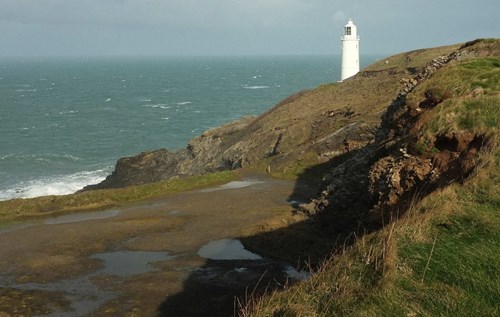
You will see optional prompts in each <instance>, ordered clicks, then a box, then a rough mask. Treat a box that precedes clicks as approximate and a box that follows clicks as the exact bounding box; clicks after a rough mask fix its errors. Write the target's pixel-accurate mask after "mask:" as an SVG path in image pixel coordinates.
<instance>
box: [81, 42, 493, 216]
mask: <svg viewBox="0 0 500 317" xmlns="http://www.w3.org/2000/svg"><path fill="white" fill-rule="evenodd" d="M494 54H498V41H494V42H493V44H488V45H486V44H485V43H484V42H483V41H477V42H473V43H469V44H467V45H463V46H460V45H454V46H447V47H440V48H435V49H428V50H419V51H413V52H408V53H403V54H399V55H395V56H392V57H389V58H387V59H384V60H383V61H380V62H379V63H376V64H374V65H372V66H370V67H368V68H367V69H365V70H363V71H362V72H360V73H359V74H358V75H357V76H355V77H353V78H351V79H349V80H346V81H344V82H342V83H334V84H328V85H323V86H320V87H318V88H317V89H315V90H311V91H302V92H299V93H296V94H294V95H292V96H290V97H288V98H287V99H285V100H283V101H282V102H281V103H279V104H278V105H276V106H275V107H274V108H272V109H271V110H269V111H268V112H267V113H264V114H263V115H261V116H259V117H247V118H242V119H241V120H238V121H236V122H232V123H229V124H226V125H224V126H221V127H219V128H215V129H211V130H209V131H206V132H204V133H203V134H202V135H200V136H198V137H196V138H194V139H193V140H191V141H190V142H189V144H188V145H187V147H186V149H183V150H179V151H176V152H170V151H168V150H166V149H160V150H157V151H153V152H145V153H141V154H139V155H137V156H134V157H128V158H122V159H120V160H119V161H118V163H117V165H116V168H115V171H114V172H113V174H112V175H110V176H108V177H107V178H106V180H104V181H103V182H102V183H100V184H97V185H92V186H88V187H86V189H99V188H110V187H123V186H129V185H137V184H143V183H148V182H154V181H160V180H165V179H171V178H175V177H183V176H189V175H197V174H203V173H207V172H212V171H218V170H227V169H236V168H239V167H243V166H259V168H263V169H264V168H266V167H268V168H271V169H272V171H278V172H285V173H286V172H290V171H292V172H293V171H297V170H300V168H303V167H307V166H313V165H317V164H321V163H328V162H331V160H332V159H333V158H336V157H339V156H342V155H346V154H348V155H349V157H352V158H351V159H349V161H345V160H344V161H345V162H344V163H343V164H341V165H338V166H336V167H335V168H334V169H332V170H331V171H330V172H329V173H328V175H327V176H326V178H325V179H326V180H330V181H329V183H328V182H326V183H325V184H326V185H325V187H324V189H323V191H322V194H321V196H320V197H319V198H318V199H316V200H315V201H314V203H313V204H310V205H309V207H308V208H306V207H303V209H304V210H307V212H317V211H319V210H322V209H324V208H326V207H327V206H331V205H332V204H333V205H335V206H337V207H338V208H341V207H342V206H346V207H347V206H349V205H352V204H356V205H360V206H361V205H362V206H364V207H363V208H364V209H366V206H376V205H381V204H387V203H391V204H397V203H398V201H400V199H399V198H398V197H400V196H401V195H403V194H402V193H403V192H404V193H409V192H412V191H414V189H416V188H418V187H419V186H417V185H416V184H418V183H421V182H424V180H427V179H428V178H429V177H431V176H432V175H436V173H437V172H438V170H436V164H437V165H440V164H441V165H443V164H444V165H446V166H448V165H447V164H448V163H443V162H444V161H447V160H448V161H451V160H453V159H452V157H455V156H456V155H458V156H463V157H465V156H467V155H466V154H465V153H462V152H461V151H463V150H464V149H463V147H466V148H467V149H469V148H470V149H472V147H473V146H472V145H471V144H472V143H474V142H476V143H477V142H479V141H478V140H477V138H476V139H475V138H474V136H473V137H472V139H471V140H469V139H467V140H465V137H462V136H459V135H455V136H451V135H448V136H447V135H443V136H441V137H440V138H441V139H440V140H443V142H444V143H446V140H447V138H458V139H460V142H461V143H460V144H462V146H461V147H460V148H456V149H455V150H453V149H452V150H449V149H447V151H448V150H449V151H448V152H450V153H454V154H453V155H451V154H450V155H451V156H450V155H449V157H448V156H446V155H444V154H440V155H441V156H440V157H441V158H440V159H438V158H436V157H434V156H432V157H425V156H421V155H414V152H415V149H414V148H415V145H414V144H412V143H411V141H410V140H413V139H415V138H416V135H417V134H418V133H417V132H416V131H418V128H417V127H418V125H419V124H422V123H421V122H420V121H422V120H424V119H423V118H425V115H424V113H425V112H426V111H427V110H429V109H432V108H433V107H435V106H436V105H437V104H439V103H441V102H442V101H443V96H440V95H438V94H436V93H433V91H432V90H429V91H427V92H425V94H424V96H423V99H422V100H421V103H419V104H418V107H415V108H414V109H409V108H408V104H407V102H406V99H407V95H408V94H410V93H412V92H413V91H414V90H415V89H416V87H418V86H420V85H421V83H422V82H425V81H426V80H428V79H429V78H431V77H432V75H433V74H434V72H436V71H438V70H439V69H441V68H443V67H444V66H446V65H448V64H451V63H453V62H456V61H459V60H462V59H464V58H469V57H472V56H491V55H494ZM388 105H389V107H388ZM383 113H384V115H383V116H382V119H381V115H382V114H383ZM419 122H420V123H419ZM483 141H484V140H483ZM415 142H416V141H415ZM471 142H472V143H471ZM476 143H474V144H476ZM415 144H416V143H415ZM445 147H446V146H445ZM347 152H349V153H347ZM354 154H356V155H354ZM439 171H440V170H439ZM346 174H352V177H351V181H346V180H339V179H340V176H341V175H346ZM432 177H435V178H436V177H437V178H439V177H438V176H432ZM327 183H328V184H327ZM396 183H399V184H401V183H404V185H403V187H398V186H395V184H396ZM410 189H413V190H410ZM360 192H364V193H366V195H362V196H363V199H359V197H360V195H359V193H360Z"/></svg>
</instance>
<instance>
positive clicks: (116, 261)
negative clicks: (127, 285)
mask: <svg viewBox="0 0 500 317" xmlns="http://www.w3.org/2000/svg"><path fill="white" fill-rule="evenodd" d="M90 257H91V258H97V259H101V260H102V261H103V267H102V268H101V269H99V270H97V271H94V272H91V273H89V274H85V275H81V276H79V277H77V278H73V279H66V280H60V281H57V282H53V283H43V284H42V283H22V284H18V283H16V282H15V281H14V280H13V279H11V280H9V281H0V282H1V284H0V286H2V284H5V285H9V287H12V288H16V289H19V290H42V291H49V292H50V291H53V292H55V291H59V292H64V293H65V294H66V295H65V296H66V298H68V299H69V300H70V301H71V309H72V311H69V312H61V311H55V312H53V313H51V314H48V315H44V316H57V317H64V316H87V315H90V314H92V312H94V311H96V310H97V309H98V308H99V307H101V306H102V305H104V304H105V303H106V302H109V301H111V300H113V299H115V298H117V297H118V295H119V294H118V293H116V292H113V291H109V290H102V289H100V288H99V287H98V286H96V285H95V284H94V283H93V282H92V278H95V277H98V276H101V275H104V274H109V275H115V276H120V277H128V276H132V275H136V274H141V273H146V272H153V271H157V270H156V269H155V268H154V267H153V266H152V265H151V263H153V262H157V261H166V260H170V259H172V258H173V257H174V256H172V255H170V254H169V253H167V252H147V251H115V252H106V253H98V254H94V255H92V256H90Z"/></svg>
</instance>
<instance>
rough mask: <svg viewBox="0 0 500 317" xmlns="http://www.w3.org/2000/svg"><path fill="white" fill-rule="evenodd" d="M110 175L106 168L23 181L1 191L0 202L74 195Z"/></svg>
mask: <svg viewBox="0 0 500 317" xmlns="http://www.w3.org/2000/svg"><path fill="white" fill-rule="evenodd" d="M108 174H109V168H106V169H99V170H96V171H83V172H78V173H74V174H68V175H59V176H51V177H46V178H41V179H34V180H29V181H23V182H20V183H17V184H15V185H14V186H11V187H9V188H7V189H5V190H3V191H0V201H1V200H8V199H15V198H34V197H39V196H50V195H67V194H72V193H74V192H76V191H78V190H80V189H82V188H83V187H85V186H86V185H89V184H96V183H99V182H100V181H102V180H104V178H106V176H107V175H108Z"/></svg>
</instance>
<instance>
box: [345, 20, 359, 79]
mask: <svg viewBox="0 0 500 317" xmlns="http://www.w3.org/2000/svg"><path fill="white" fill-rule="evenodd" d="M341 40H342V72H341V76H340V80H344V79H346V78H349V77H352V76H354V75H356V74H357V73H358V72H359V36H358V32H357V28H356V25H354V23H353V22H352V20H349V22H347V24H346V25H345V26H344V34H343V35H342V38H341Z"/></svg>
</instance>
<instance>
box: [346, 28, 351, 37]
mask: <svg viewBox="0 0 500 317" xmlns="http://www.w3.org/2000/svg"><path fill="white" fill-rule="evenodd" d="M345 35H351V27H350V26H348V27H346V28H345Z"/></svg>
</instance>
